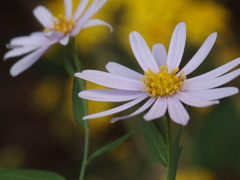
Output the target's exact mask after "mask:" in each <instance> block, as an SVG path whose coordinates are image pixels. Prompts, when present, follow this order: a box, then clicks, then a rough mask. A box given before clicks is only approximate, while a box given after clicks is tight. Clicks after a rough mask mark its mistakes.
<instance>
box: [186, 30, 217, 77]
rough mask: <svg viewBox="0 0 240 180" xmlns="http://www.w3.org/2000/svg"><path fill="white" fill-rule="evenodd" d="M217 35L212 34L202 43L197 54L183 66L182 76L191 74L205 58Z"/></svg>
mask: <svg viewBox="0 0 240 180" xmlns="http://www.w3.org/2000/svg"><path fill="white" fill-rule="evenodd" d="M216 38H217V33H212V34H211V35H210V36H209V37H208V38H207V40H206V41H205V42H204V43H203V45H202V46H201V48H200V49H199V50H198V52H197V53H196V54H195V55H194V56H193V57H192V59H191V60H190V61H189V62H188V63H187V64H186V65H185V67H184V68H183V69H182V71H183V72H184V75H185V76H186V75H188V74H190V73H191V72H193V71H194V70H195V69H196V68H197V67H198V66H199V65H200V64H201V63H202V62H203V60H204V59H205V58H206V57H207V55H208V53H209V52H210V50H211V49H212V47H213V44H214V42H215V41H216Z"/></svg>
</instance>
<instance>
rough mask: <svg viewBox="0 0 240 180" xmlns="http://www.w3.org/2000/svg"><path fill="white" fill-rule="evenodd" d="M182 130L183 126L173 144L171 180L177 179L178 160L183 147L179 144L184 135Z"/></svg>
mask: <svg viewBox="0 0 240 180" xmlns="http://www.w3.org/2000/svg"><path fill="white" fill-rule="evenodd" d="M182 132H183V126H181V127H180V129H179V131H178V134H177V136H176V138H175V140H174V142H173V146H172V159H171V169H170V173H169V178H170V179H171V180H175V177H176V173H177V166H178V160H179V157H180V155H181V152H182V148H183V147H182V146H179V141H180V138H181V136H182Z"/></svg>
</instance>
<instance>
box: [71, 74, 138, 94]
mask: <svg viewBox="0 0 240 180" xmlns="http://www.w3.org/2000/svg"><path fill="white" fill-rule="evenodd" d="M75 76H76V77H79V78H82V79H84V80H87V81H90V82H93V83H96V84H99V85H102V86H106V87H109V88H115V89H122V90H141V89H142V87H143V84H142V82H141V81H136V80H134V79H130V78H126V77H121V76H118V75H115V74H110V73H106V72H101V71H96V70H85V71H83V72H82V73H76V74H75Z"/></svg>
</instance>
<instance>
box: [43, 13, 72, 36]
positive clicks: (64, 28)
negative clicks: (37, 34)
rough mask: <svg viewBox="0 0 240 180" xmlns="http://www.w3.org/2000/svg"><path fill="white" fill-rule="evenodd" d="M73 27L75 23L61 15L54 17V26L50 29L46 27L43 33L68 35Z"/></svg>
mask: <svg viewBox="0 0 240 180" xmlns="http://www.w3.org/2000/svg"><path fill="white" fill-rule="evenodd" d="M74 26H75V21H74V20H73V19H71V18H67V17H66V16H63V15H62V14H60V15H58V16H56V17H55V18H54V24H53V27H52V28H49V27H46V28H45V29H44V32H49V31H52V30H54V31H58V32H62V33H63V34H68V33H70V32H71V31H72V29H73V28H74Z"/></svg>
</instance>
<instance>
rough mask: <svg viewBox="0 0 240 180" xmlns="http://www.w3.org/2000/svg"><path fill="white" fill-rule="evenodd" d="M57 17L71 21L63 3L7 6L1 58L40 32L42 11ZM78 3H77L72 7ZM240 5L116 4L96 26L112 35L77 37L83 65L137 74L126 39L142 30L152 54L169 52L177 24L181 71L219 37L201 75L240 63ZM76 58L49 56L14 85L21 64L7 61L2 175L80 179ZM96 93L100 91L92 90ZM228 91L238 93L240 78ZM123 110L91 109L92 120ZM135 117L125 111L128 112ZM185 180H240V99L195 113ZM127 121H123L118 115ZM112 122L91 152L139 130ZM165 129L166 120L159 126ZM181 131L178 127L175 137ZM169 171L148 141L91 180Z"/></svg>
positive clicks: (232, 0)
mask: <svg viewBox="0 0 240 180" xmlns="http://www.w3.org/2000/svg"><path fill="white" fill-rule="evenodd" d="M40 4H42V5H45V6H47V7H48V8H49V9H50V10H51V11H52V12H53V13H54V14H55V15H58V14H59V13H62V12H63V1H62V0H21V1H19V0H0V24H1V29H0V52H1V53H0V54H1V55H2V57H3V55H4V53H5V52H6V51H7V49H6V44H7V43H8V42H9V41H10V39H11V38H13V37H17V36H23V35H28V34H30V33H31V32H33V31H41V30H42V27H41V25H40V24H39V23H38V22H37V20H36V19H35V18H34V16H33V15H32V10H33V9H34V8H35V7H36V6H37V5H40ZM77 4H78V0H76V1H74V5H75V6H76V5H77ZM239 9H240V1H238V0H215V1H214V0H180V1H179V0H148V1H147V0H138V1H134V0H133V1H129V0H118V1H117V0H108V2H107V3H106V5H105V6H104V7H103V8H102V9H101V10H100V11H99V12H98V13H97V14H96V16H95V17H97V18H100V19H102V20H105V21H107V22H109V23H110V24H111V25H112V26H113V28H114V32H113V33H109V29H108V28H106V27H100V26H99V27H92V28H87V29H84V30H82V31H81V32H80V34H79V35H78V36H77V39H78V47H79V57H80V59H81V60H82V63H83V64H84V68H85V69H98V70H105V68H104V66H105V65H106V63H107V62H109V61H114V62H119V63H121V64H123V65H125V66H128V67H130V68H132V69H134V70H138V71H139V72H141V71H140V68H139V66H138V64H137V62H136V60H135V58H134V56H133V54H132V51H131V48H130V45H129V40H128V36H129V33H130V32H131V31H138V32H139V33H140V34H141V35H142V36H143V37H144V39H145V40H146V42H147V43H148V45H149V47H150V48H151V47H152V45H153V44H154V43H159V42H161V43H163V44H164V45H165V46H166V47H168V45H169V41H170V38H171V34H172V32H173V29H174V27H175V26H176V24H177V23H178V22H181V21H184V22H186V25H187V41H186V48H185V53H184V57H183V61H182V64H181V66H183V65H184V64H186V62H188V61H189V60H190V58H191V57H192V56H193V55H194V54H195V52H196V51H197V50H198V48H199V47H200V46H201V44H202V43H203V42H204V40H205V39H206V38H207V37H208V35H210V34H211V33H212V32H218V38H217V41H216V43H215V45H214V47H213V49H212V51H211V52H210V54H209V56H208V57H207V58H206V60H205V61H204V63H203V64H202V65H201V66H200V67H199V68H198V69H197V70H196V71H195V72H194V73H192V74H191V75H189V77H191V76H195V75H198V74H201V73H204V72H207V71H209V70H211V69H214V68H216V67H218V66H220V65H223V64H224V63H226V62H229V61H230V60H233V59H235V58H237V57H239V56H240V13H239ZM65 57H69V54H68V52H67V51H66V50H65V49H64V48H63V47H62V46H60V45H54V46H53V47H51V48H50V49H49V50H48V51H47V53H45V55H44V56H43V57H41V58H40V60H39V61H37V63H35V64H34V65H33V66H32V67H30V68H29V69H28V70H27V71H25V72H23V73H22V74H20V75H19V76H17V77H15V78H13V77H11V76H10V74H9V69H10V67H11V66H12V65H13V63H14V62H16V61H17V60H18V59H19V58H13V59H9V60H7V62H3V60H2V61H1V62H0V73H1V75H0V168H27V169H40V170H49V171H54V172H57V173H59V174H61V175H63V176H64V177H66V178H67V179H68V180H75V179H77V177H78V173H79V169H80V164H81V159H82V151H83V139H84V134H83V131H82V129H81V128H80V127H78V125H77V124H76V123H75V122H74V119H73V116H72V111H71V88H72V81H73V78H72V77H69V76H68V74H67V73H66V71H65V70H64V67H63V61H64V58H65ZM87 86H88V88H90V89H93V88H102V87H99V86H96V85H94V84H90V83H88V84H87ZM226 86H235V87H238V88H240V78H239V77H238V78H237V79H235V80H233V81H231V82H230V83H228V84H227V85H226ZM116 105H117V104H114V103H113V104H110V103H101V102H89V109H90V110H89V111H90V113H95V112H99V111H102V110H104V109H108V108H111V107H114V106H116ZM131 111H133V109H132V110H128V111H125V112H123V113H122V114H127V113H130V112H131ZM189 113H190V116H191V119H190V121H189V124H188V125H187V126H186V127H185V130H184V133H183V137H182V141H181V142H182V144H183V145H184V149H183V153H182V156H181V158H180V163H179V171H178V175H177V180H230V179H231V180H238V179H240V95H239V94H238V95H235V96H232V97H229V98H225V99H222V100H221V103H220V104H219V105H216V106H212V107H209V108H202V109H198V108H191V107H190V108H189ZM118 115H119V114H118ZM110 118H111V117H109V116H108V117H105V118H99V119H92V120H90V124H91V145H90V146H91V147H90V151H91V152H93V151H94V150H95V149H97V148H98V147H100V146H102V145H104V144H106V143H108V142H111V141H112V140H114V139H116V138H118V137H120V136H121V135H122V134H124V133H125V132H127V131H128V130H130V129H132V128H134V127H135V126H137V123H138V120H137V118H131V119H127V120H124V121H120V122H116V123H114V124H110V123H109V121H110ZM156 123H157V124H158V125H159V126H160V127H161V126H162V125H164V124H163V123H162V122H161V120H158V121H156ZM177 128H178V125H176V124H173V131H174V132H176V131H177ZM164 174H165V172H164V169H163V168H162V167H161V166H159V165H157V164H156V163H155V162H153V160H151V158H150V156H149V155H148V152H147V149H146V147H145V144H144V142H143V139H142V137H141V134H140V132H138V133H136V134H135V135H134V136H133V137H132V138H131V139H129V140H128V141H127V142H125V143H124V144H122V145H121V146H119V147H118V148H116V149H115V150H113V151H111V152H110V153H108V154H105V155H103V156H101V157H99V158H98V159H95V160H94V161H92V163H90V164H89V166H88V168H87V175H86V180H103V179H104V180H122V179H127V180H146V179H151V180H162V179H164Z"/></svg>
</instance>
